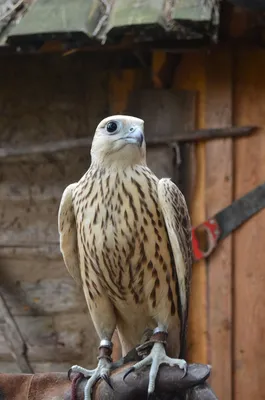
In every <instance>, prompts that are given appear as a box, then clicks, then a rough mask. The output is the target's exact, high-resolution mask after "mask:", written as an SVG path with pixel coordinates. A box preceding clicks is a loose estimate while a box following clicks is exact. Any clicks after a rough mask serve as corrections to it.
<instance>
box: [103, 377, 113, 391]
mask: <svg viewBox="0 0 265 400" xmlns="http://www.w3.org/2000/svg"><path fill="white" fill-rule="evenodd" d="M101 378H102V379H104V381H105V382H106V383H107V384H108V385H109V387H110V388H111V389H112V390H114V387H113V386H112V383H111V381H110V377H109V376H108V375H106V374H104V375H102V376H101Z"/></svg>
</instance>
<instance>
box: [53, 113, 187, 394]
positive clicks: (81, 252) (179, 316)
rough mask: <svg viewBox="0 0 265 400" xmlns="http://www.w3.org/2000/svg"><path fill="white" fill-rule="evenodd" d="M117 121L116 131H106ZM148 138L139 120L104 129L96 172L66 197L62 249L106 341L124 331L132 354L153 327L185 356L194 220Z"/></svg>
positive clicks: (171, 351) (97, 140) (96, 143)
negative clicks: (154, 165) (153, 166)
mask: <svg viewBox="0 0 265 400" xmlns="http://www.w3.org/2000/svg"><path fill="white" fill-rule="evenodd" d="M111 121H114V122H115V123H116V125H117V132H114V133H113V132H111V133H109V132H107V126H108V124H109V123H110V122H111ZM142 132H143V121H142V120H140V119H138V118H134V117H128V116H114V117H109V118H107V119H105V120H103V121H102V122H101V123H100V124H99V126H98V128H97V130H96V133H95V137H94V140H93V144H92V149H91V155H92V163H91V166H90V168H89V170H88V171H87V172H86V174H85V175H84V176H83V177H82V178H81V179H80V181H79V182H77V183H74V184H72V185H70V186H68V187H67V188H66V189H65V192H64V194H63V196H62V200H61V205H60V210H59V232H60V245H61V251H62V254H63V257H64V261H65V264H66V266H67V268H68V270H69V272H70V274H71V275H72V277H73V278H74V279H75V280H76V282H77V283H78V284H81V285H82V286H83V290H84V293H85V297H86V301H87V304H88V308H89V311H90V314H91V317H92V320H93V322H94V325H95V328H96V330H97V333H98V335H99V337H100V339H108V340H111V337H112V334H113V332H114V329H115V328H116V327H117V330H118V333H119V337H120V341H121V344H122V350H123V354H125V353H127V352H128V351H129V350H131V349H132V348H133V347H135V346H136V345H137V344H139V343H140V342H141V339H142V337H143V335H144V332H145V331H146V330H147V329H154V328H155V327H157V326H162V327H164V328H165V329H167V330H168V346H167V353H168V355H170V356H176V357H178V356H179V354H180V351H181V350H182V349H183V344H184V340H185V330H186V324H187V311H188V297H189V285H190V273H191V263H192V257H191V227H190V219H189V214H188V210H187V206H186V202H185V199H184V197H183V195H182V193H181V192H180V190H179V189H178V188H177V186H176V185H175V184H174V183H173V182H171V181H170V179H161V180H159V179H158V178H157V177H156V176H155V175H154V174H153V173H152V171H151V170H150V169H149V168H148V167H147V165H146V157H145V142H144V141H143V136H141V135H142ZM105 369H106V368H105ZM105 372H106V371H105ZM105 372H104V373H105ZM89 390H90V388H89ZM87 398H89V397H87Z"/></svg>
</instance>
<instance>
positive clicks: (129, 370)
mask: <svg viewBox="0 0 265 400" xmlns="http://www.w3.org/2000/svg"><path fill="white" fill-rule="evenodd" d="M134 370H135V368H134V367H131V368H129V369H128V371H127V372H126V374H125V375H124V377H123V380H124V381H125V378H127V376H128V375H129V374H130V373H131V372H133V371H134Z"/></svg>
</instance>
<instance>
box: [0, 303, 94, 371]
mask: <svg viewBox="0 0 265 400" xmlns="http://www.w3.org/2000/svg"><path fill="white" fill-rule="evenodd" d="M55 300H56V299H55ZM15 320H16V324H17V325H18V326H19V328H20V331H21V334H22V335H23V338H24V340H25V341H26V343H27V347H28V352H27V355H28V359H29V360H30V363H31V365H32V364H33V363H34V362H48V361H50V362H51V361H53V362H66V361H69V362H72V360H73V359H80V360H81V359H82V360H83V359H85V360H86V361H85V362H86V363H87V364H89V365H92V364H93V363H95V362H96V357H97V349H98V343H97V334H96V332H95V329H94V326H93V323H92V321H91V318H90V317H89V315H88V313H75V314H68V315H67V314H66V315H64V314H61V315H53V316H36V317H32V316H23V317H22V316H21V317H16V318H15ZM11 359H12V358H11V355H10V352H9V349H8V348H7V346H6V342H5V339H4V337H3V336H0V362H1V361H3V360H6V361H10V360H11ZM24 372H27V371H24Z"/></svg>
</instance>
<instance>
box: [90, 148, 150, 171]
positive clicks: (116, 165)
mask: <svg viewBox="0 0 265 400" xmlns="http://www.w3.org/2000/svg"><path fill="white" fill-rule="evenodd" d="M91 161H92V163H91V165H92V164H93V165H97V166H98V167H101V168H106V169H111V170H120V169H125V168H134V167H136V166H138V165H139V166H146V153H145V148H142V149H139V148H138V147H136V146H124V147H123V148H122V149H120V150H119V151H117V152H113V153H111V152H110V153H107V154H106V153H105V152H104V151H102V152H96V153H93V152H91Z"/></svg>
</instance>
